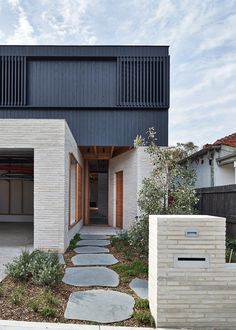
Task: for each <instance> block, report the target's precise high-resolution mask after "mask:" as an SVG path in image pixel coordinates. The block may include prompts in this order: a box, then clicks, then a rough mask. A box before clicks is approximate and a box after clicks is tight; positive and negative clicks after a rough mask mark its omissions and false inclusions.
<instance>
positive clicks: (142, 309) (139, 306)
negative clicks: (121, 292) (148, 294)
mask: <svg viewBox="0 0 236 330" xmlns="http://www.w3.org/2000/svg"><path fill="white" fill-rule="evenodd" d="M133 319H134V321H135V323H136V324H137V325H138V326H141V325H142V326H143V325H149V326H151V327H154V326H155V321H154V319H153V317H152V314H151V312H150V309H149V302H148V300H147V299H137V300H136V301H135V310H134V314H133Z"/></svg>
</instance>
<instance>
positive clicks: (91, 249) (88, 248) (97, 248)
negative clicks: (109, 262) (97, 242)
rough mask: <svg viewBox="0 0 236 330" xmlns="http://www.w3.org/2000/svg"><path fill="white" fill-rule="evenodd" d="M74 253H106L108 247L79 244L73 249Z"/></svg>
mask: <svg viewBox="0 0 236 330" xmlns="http://www.w3.org/2000/svg"><path fill="white" fill-rule="evenodd" d="M74 251H75V253H78V254H84V253H108V252H109V249H107V248H105V247H100V246H81V247H77V248H76V249H74Z"/></svg>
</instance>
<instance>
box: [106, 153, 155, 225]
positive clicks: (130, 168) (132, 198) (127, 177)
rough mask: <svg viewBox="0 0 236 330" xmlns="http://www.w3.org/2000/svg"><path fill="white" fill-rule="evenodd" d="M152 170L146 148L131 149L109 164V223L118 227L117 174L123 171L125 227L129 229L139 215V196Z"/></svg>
mask: <svg viewBox="0 0 236 330" xmlns="http://www.w3.org/2000/svg"><path fill="white" fill-rule="evenodd" d="M150 170H151V166H150V160H149V156H148V154H147V153H146V152H145V151H144V147H138V148H134V149H131V150H129V151H127V152H125V153H123V154H121V155H119V156H116V157H114V158H112V159H111V160H110V162H109V222H110V225H111V226H114V227H115V225H116V219H115V217H116V173H117V172H119V171H123V227H124V229H128V228H129V227H130V225H131V224H132V223H133V222H134V221H135V217H136V216H137V215H139V209H138V205H137V194H138V191H139V189H140V188H141V184H142V181H143V178H144V177H146V176H148V175H149V173H150Z"/></svg>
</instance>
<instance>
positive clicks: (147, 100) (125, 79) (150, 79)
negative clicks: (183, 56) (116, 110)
mask: <svg viewBox="0 0 236 330" xmlns="http://www.w3.org/2000/svg"><path fill="white" fill-rule="evenodd" d="M117 105H118V106H127V107H132V106H135V107H159V108H168V107H169V57H168V56H167V57H119V58H118V59H117Z"/></svg>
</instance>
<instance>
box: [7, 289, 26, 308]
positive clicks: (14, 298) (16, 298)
mask: <svg viewBox="0 0 236 330" xmlns="http://www.w3.org/2000/svg"><path fill="white" fill-rule="evenodd" d="M24 292H25V289H24V287H23V286H18V287H16V288H15V289H13V291H12V294H11V296H10V300H11V303H12V304H14V305H20V304H21V302H22V300H23V296H24Z"/></svg>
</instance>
